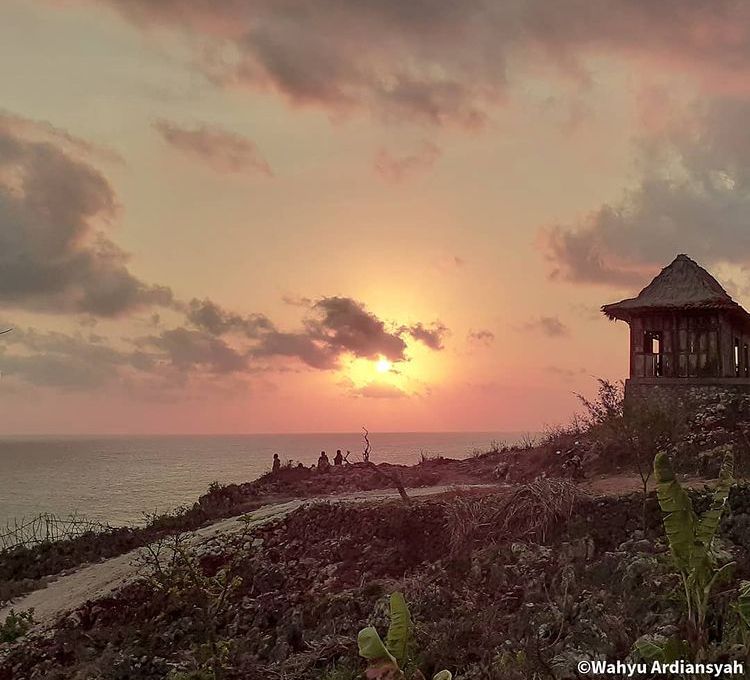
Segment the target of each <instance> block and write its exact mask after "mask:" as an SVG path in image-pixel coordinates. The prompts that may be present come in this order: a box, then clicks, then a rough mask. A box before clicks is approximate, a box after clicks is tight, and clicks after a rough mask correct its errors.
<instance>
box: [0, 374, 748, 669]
mask: <svg viewBox="0 0 750 680" xmlns="http://www.w3.org/2000/svg"><path fill="white" fill-rule="evenodd" d="M602 388H603V391H602V392H601V393H600V398H599V401H597V402H595V403H593V404H590V405H589V406H590V407H591V408H590V416H591V417H590V418H589V420H588V421H587V422H586V423H585V425H583V426H582V425H580V424H578V423H574V424H573V425H572V426H570V427H567V428H561V429H560V430H558V431H556V432H553V433H550V434H549V435H548V436H546V437H545V438H544V439H543V441H541V442H540V443H538V444H537V445H535V446H528V447H511V448H507V447H500V446H498V447H495V448H493V450H491V451H488V452H486V453H483V454H481V455H476V456H473V457H471V458H469V459H467V460H463V461H454V460H446V459H442V458H434V459H426V460H423V461H422V462H420V464H418V465H414V466H395V465H388V464H381V465H377V466H374V465H370V464H367V463H364V462H361V463H357V464H353V465H349V466H343V467H340V468H333V469H331V471H330V472H328V473H320V472H315V471H313V470H309V469H300V468H295V467H291V466H289V467H284V468H282V470H280V471H278V472H276V473H268V474H266V475H264V476H263V477H261V478H260V479H258V480H255V481H254V482H248V483H246V484H240V485H229V486H221V485H213V486H212V488H211V489H209V491H208V493H206V494H205V495H204V496H202V497H201V498H200V499H199V500H198V502H196V503H195V504H194V505H193V506H192V507H189V508H183V509H181V510H179V511H177V512H175V513H171V514H169V515H166V516H162V517H157V518H154V519H153V520H152V522H151V523H150V524H149V525H148V526H146V527H144V528H141V529H129V528H122V529H112V530H109V531H105V532H101V533H97V534H90V535H85V536H81V537H77V538H75V539H72V540H69V541H62V542H58V543H53V544H43V545H38V546H28V547H19V548H17V549H14V550H9V551H5V552H3V553H2V554H0V606H2V604H3V601H5V602H6V610H5V612H4V614H7V601H8V600H9V599H11V598H15V599H14V602H16V603H23V602H27V603H28V602H31V601H32V600H31V599H29V600H20V599H19V598H18V596H19V594H22V593H25V592H28V591H30V590H34V589H35V588H36V589H38V588H40V587H44V586H45V585H46V583H47V582H48V581H49V579H57V580H56V581H55V583H54V584H53V585H52V586H51V587H50V591H49V593H45V592H44V591H38V592H37V593H33V594H32V595H34V596H36V597H38V598H41V599H40V600H39V601H40V602H48V601H49V600H50V597H46V596H47V595H51V594H52V592H53V590H54V591H55V592H58V593H59V592H60V591H64V590H66V589H67V588H68V584H72V583H73V580H74V578H79V579H80V578H83V577H82V576H81V575H82V574H83V575H87V574H91V573H94V572H97V573H99V572H98V571H97V568H98V567H100V566H101V567H102V569H100V570H99V571H105V572H106V570H107V568H108V567H109V566H111V565H112V564H113V563H114V562H115V561H117V560H119V562H117V563H118V564H120V566H121V567H122V569H123V570H124V571H123V573H127V575H128V577H127V578H123V579H120V580H119V581H118V580H117V579H115V580H114V581H112V582H111V583H108V584H106V587H104V588H102V589H100V590H96V589H95V590H94V592H95V593H96V595H97V596H96V597H92V598H91V599H90V601H82V598H81V597H78V598H77V599H76V598H75V597H73V598H72V599H69V600H66V602H67V603H68V605H69V607H66V608H71V609H72V611H66V612H65V613H64V614H62V616H60V617H59V618H57V617H58V614H59V613H60V612H61V609H63V608H62V607H57V608H52V609H49V608H47V609H45V607H44V606H41V607H40V612H39V614H38V616H37V621H39V619H40V618H41V619H44V624H45V625H43V626H40V625H36V626H35V627H33V628H32V629H31V630H30V631H28V632H27V634H26V635H20V633H23V632H24V631H25V630H26V628H28V621H27V620H26V619H23V618H22V619H19V618H18V617H15V618H13V617H11V618H10V620H9V618H6V619H5V621H3V620H2V618H1V617H0V680H11V679H12V680H36V679H42V678H44V679H49V680H63V679H65V680H94V679H101V680H126V679H128V680H130V679H132V680H147V679H149V680H150V679H154V680H156V679H160V680H162V679H164V680H234V679H237V680H239V679H240V678H251V677H252V678H256V677H257V678H269V679H271V680H273V679H276V678H277V679H279V680H281V679H283V680H303V679H305V680H309V679H320V680H324V679H325V680H349V679H353V678H356V677H361V673H362V670H363V667H362V664H361V660H360V659H359V658H358V656H357V646H356V635H357V631H358V630H359V629H360V628H362V627H363V626H365V625H367V624H374V625H376V626H378V627H379V628H380V629H381V630H384V628H385V625H386V617H385V614H386V609H385V607H386V602H387V595H388V594H389V593H391V592H393V591H395V590H400V591H403V592H404V593H405V595H406V598H407V601H408V602H409V604H410V607H411V610H412V615H413V618H414V621H415V624H416V629H415V635H414V648H413V650H412V651H413V654H412V656H413V658H414V660H415V663H416V664H417V665H418V666H419V667H420V668H421V669H422V671H423V672H424V673H425V674H426V675H428V674H429V673H431V672H434V671H435V670H438V669H440V668H446V667H447V668H449V669H450V670H451V671H453V673H454V676H455V677H456V678H457V679H458V680H485V679H487V680H489V679H491V678H498V679H499V678H510V679H511V680H512V679H514V678H519V679H520V678H573V677H578V675H577V672H576V664H577V661H578V660H582V659H586V660H590V659H592V658H600V659H605V658H606V659H625V658H627V657H629V656H631V657H632V655H633V645H634V642H635V641H636V640H637V639H638V638H639V637H640V636H642V635H647V634H648V635H657V636H662V637H664V638H667V637H671V636H673V635H676V636H677V637H680V636H684V634H685V630H684V627H685V616H684V603H683V602H682V586H681V583H680V581H679V578H678V576H677V575H676V574H675V571H674V568H673V566H672V563H671V560H670V555H669V551H668V549H667V546H666V543H665V541H664V538H663V529H662V526H661V513H660V511H659V509H658V506H657V504H656V501H655V497H654V494H653V492H652V493H651V495H650V496H649V499H648V502H647V504H646V514H645V525H644V518H643V514H642V512H643V504H642V496H641V495H640V494H638V493H633V492H634V491H635V490H637V489H639V488H640V487H641V483H640V479H639V477H638V476H637V475H634V471H635V470H634V468H635V467H637V465H634V463H636V462H637V461H636V460H635V459H634V457H633V451H634V450H636V449H638V448H639V447H640V448H641V449H643V450H645V451H647V452H648V453H649V464H650V459H651V458H653V453H654V449H653V448H649V447H655V446H657V445H658V446H659V447H661V446H662V445H663V444H664V443H665V440H664V438H663V437H661V434H660V437H661V438H654V437H652V432H656V431H657V430H658V432H659V433H661V432H662V431H663V428H664V427H665V423H664V422H663V421H662V420H654V419H651V420H649V419H648V418H646V419H645V420H644V419H643V417H642V416H639V418H641V419H640V420H636V421H635V422H636V423H638V427H639V428H640V429H636V430H635V435H633V432H634V430H633V428H632V423H631V424H630V425H628V427H625V428H623V427H622V425H623V423H626V419H623V415H622V407H621V402H618V400H617V395H616V394H615V393H613V392H608V390H610V386H608V385H607V384H604V383H603V384H602ZM611 394H615V399H612V400H610V399H609V397H610V395H611ZM602 395H603V396H602ZM612 405H614V407H612ZM746 411H747V405H742V404H740V405H733V404H728V405H727V404H722V403H715V402H711V401H708V402H706V403H705V404H702V405H700V408H698V409H697V410H696V411H695V413H694V414H693V415H692V416H691V420H690V421H689V422H688V426H687V427H686V428H684V427H681V428H680V429H679V431H677V430H675V431H674V432H672V433H671V435H670V439H669V442H668V444H669V445H668V446H667V447H666V448H667V450H668V451H669V452H670V454H671V456H672V459H673V461H674V463H675V464H676V466H677V467H678V469H679V470H680V471H681V473H682V474H683V475H684V474H685V473H689V474H691V475H693V479H692V482H691V484H692V486H693V488H694V492H693V494H694V499H695V503H696V506H697V507H698V508H700V507H703V506H705V505H706V502H707V500H706V499H707V496H706V495H705V494H704V493H703V492H702V491H701V488H700V487H701V485H702V480H701V479H700V478H699V477H698V474H699V473H700V474H703V475H704V476H707V477H711V476H713V475H715V473H716V471H717V469H718V467H717V465H718V462H719V461H720V460H721V458H722V457H723V455H724V453H725V452H726V451H727V450H732V451H733V452H734V456H735V461H736V470H737V473H738V476H742V474H743V473H744V472H745V471H746V470H747V469H748V465H747V462H748V458H749V456H748V453H750V437H749V436H748V435H750V425H749V424H748V423H747V422H746V420H744V416H743V415H742V414H743V413H745V412H746ZM647 415H648V414H647ZM626 418H627V416H626ZM649 418H651V416H650V415H649ZM626 424H627V423H626ZM666 425H669V426H670V427H672V425H671V424H670V423H666ZM628 428H630V429H628ZM571 458H575V459H576V466H575V468H574V470H573V472H576V471H577V472H578V473H583V476H584V479H583V480H581V479H580V478H579V477H580V476H581V475H580V474H571V467H570V466H569V464H568V462H569V461H570V460H571ZM683 479H684V477H683ZM458 484H463V485H467V484H469V485H471V484H480V485H485V487H484V488H474V489H472V490H464V491H458V490H452V491H450V492H447V493H446V492H445V489H446V488H452V487H453V485H458ZM488 484H493V485H495V487H494V488H492V489H488V488H486V485H488ZM435 486H442V489H441V491H443V493H442V494H441V495H439V496H429V495H423V496H421V497H419V498H417V496H418V495H420V494H429V493H431V492H433V491H434V489H433V487H435ZM396 487H402V491H405V493H406V494H407V495H408V496H409V497H408V498H406V499H404V498H402V497H400V496H399V495H397V492H396V491H395V490H394V489H395V488H396ZM420 488H421V489H422V491H417V489H420ZM377 489H391V491H390V495H391V498H390V499H383V498H380V499H379V500H378V501H374V500H366V501H365V502H361V503H356V504H353V503H342V502H334V500H335V499H338V500H342V497H343V496H346V495H347V494H359V495H362V494H366V493H368V492H373V490H377ZM310 497H317V498H319V499H326V498H329V499H330V500H328V501H327V500H321V501H320V502H316V503H313V504H309V503H303V502H302V501H301V500H296V501H295V500H293V499H306V498H310ZM284 503H286V504H287V505H286V506H284V507H287V509H288V510H289V511H290V512H289V513H284V514H283V516H282V515H281V514H279V515H277V516H275V517H274V518H273V521H270V522H257V521H250V522H247V523H244V524H243V523H239V524H238V523H237V522H236V521H234V520H232V521H228V520H225V521H224V522H221V520H222V519H223V518H230V517H233V516H236V515H238V514H240V513H250V515H251V516H252V513H256V514H255V518H256V519H257V516H258V515H257V513H258V512H259V508H261V507H271V508H278V507H281V506H280V505H279V504H284ZM730 508H731V512H730V513H729V514H728V515H727V516H726V517H725V518H724V520H723V522H722V528H721V535H720V539H719V545H718V547H719V548H720V550H721V552H722V554H723V555H724V558H726V559H729V558H730V557H731V558H732V559H734V560H735V562H736V565H735V567H734V569H733V570H732V573H731V575H730V576H729V577H728V578H726V579H725V580H724V581H723V582H722V583H721V584H720V585H719V587H717V588H716V589H715V590H716V594H715V596H714V598H713V601H712V605H711V609H710V611H709V614H708V619H707V629H708V635H709V645H708V649H709V651H710V654H711V657H712V658H713V659H714V660H725V659H730V658H738V657H742V658H746V657H747V654H748V651H747V650H748V646H747V643H748V640H747V639H746V637H747V636H746V635H745V636H743V632H742V630H741V627H740V626H739V624H738V613H737V609H736V606H735V604H736V601H737V594H738V585H739V582H740V580H741V579H743V578H747V577H748V576H749V575H750V574H749V573H748V571H749V570H750V569H749V567H748V564H749V563H748V560H747V557H748V550H749V549H750V488H748V487H747V486H744V485H742V484H740V485H738V486H735V487H734V489H733V490H732V493H731V496H730ZM261 512H262V511H261ZM217 522H220V523H219V524H217ZM230 524H231V526H233V527H235V528H234V529H233V530H231V531H218V530H217V527H221V526H224V525H230ZM196 536H201V537H202V540H196ZM134 551H135V552H134ZM118 556H119V557H118ZM113 558H114V559H113ZM133 559H136V561H137V564H135V565H133V564H131V563H132V562H133ZM102 560H105V561H104V562H102ZM97 562H102V563H101V565H99V564H96V563H97ZM85 563H93V564H92V567H86V568H85V569H81V565H84V564H85ZM87 569H88V570H90V571H88V572H87V571H86V570H87ZM70 571H73V572H74V573H73V577H66V576H65V574H66V573H68V572H70ZM134 574H135V577H133V576H134ZM66 579H69V580H66ZM84 581H85V578H84ZM84 590H86V589H84ZM71 592H72V591H71ZM86 592H88V591H86ZM79 605H80V606H79ZM428 677H429V675H428Z"/></svg>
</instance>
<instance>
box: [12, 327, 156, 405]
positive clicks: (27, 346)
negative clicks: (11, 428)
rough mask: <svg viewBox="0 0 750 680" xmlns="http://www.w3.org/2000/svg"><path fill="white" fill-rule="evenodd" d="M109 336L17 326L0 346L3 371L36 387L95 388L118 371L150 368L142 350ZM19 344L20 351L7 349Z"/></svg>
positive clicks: (108, 381) (148, 358) (148, 359)
mask: <svg viewBox="0 0 750 680" xmlns="http://www.w3.org/2000/svg"><path fill="white" fill-rule="evenodd" d="M106 340H107V339H106V338H104V337H101V336H94V335H90V336H89V337H88V338H86V337H84V336H83V335H81V334H74V335H68V334H65V333H60V332H56V331H52V332H47V331H37V330H35V329H23V328H16V329H14V331H13V333H9V334H8V335H7V336H4V340H3V342H2V345H1V346H0V371H1V372H2V375H3V376H4V377H14V378H18V379H20V380H22V381H24V382H26V383H28V384H30V385H34V386H37V387H56V388H60V389H64V390H80V389H93V388H97V387H101V386H103V385H105V384H107V383H110V382H111V381H113V380H114V379H115V378H117V376H118V374H119V372H120V371H121V370H124V369H128V368H132V369H136V370H150V369H151V368H152V367H153V362H152V360H151V358H150V357H148V356H147V355H145V354H143V353H142V352H139V351H135V352H133V351H122V350H118V349H115V348H114V347H112V346H110V345H109V344H108V343H107V342H106ZM16 347H17V348H20V349H21V352H20V353H19V352H11V351H8V349H11V348H16Z"/></svg>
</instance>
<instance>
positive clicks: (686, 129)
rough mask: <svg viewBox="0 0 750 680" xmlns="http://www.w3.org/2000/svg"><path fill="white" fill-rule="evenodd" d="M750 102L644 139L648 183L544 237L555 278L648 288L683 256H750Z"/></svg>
mask: <svg viewBox="0 0 750 680" xmlns="http://www.w3.org/2000/svg"><path fill="white" fill-rule="evenodd" d="M749 116H750V102H748V101H741V100H737V99H731V98H730V99H727V98H722V99H716V100H713V101H711V102H709V103H707V104H703V105H702V106H701V107H698V108H696V109H693V110H691V111H690V112H688V113H687V114H686V115H685V118H684V119H683V120H682V121H680V122H679V124H676V125H672V126H669V127H668V128H666V129H664V130H661V131H660V132H659V133H658V134H656V135H654V136H651V137H648V138H645V139H644V140H642V144H641V148H642V153H641V167H642V168H643V174H642V176H641V179H640V180H639V182H638V183H637V184H636V185H635V186H634V187H632V188H631V189H629V190H628V191H626V192H625V193H624V195H623V196H622V198H621V199H620V200H619V202H617V203H614V204H605V205H603V206H601V207H599V208H597V209H596V210H594V211H593V212H592V213H591V214H590V215H588V216H587V217H586V218H585V219H583V220H581V221H580V222H579V223H577V224H572V225H565V226H562V225H560V226H555V227H552V228H550V229H547V230H545V231H544V232H543V234H542V244H543V248H544V250H545V252H546V255H547V257H548V259H549V260H550V262H551V263H552V276H553V277H555V278H561V279H566V280H569V281H573V282H579V283H605V284H623V285H624V284H628V285H631V284H632V285H635V284H641V283H643V282H644V280H645V279H647V278H648V276H649V275H652V274H653V269H654V267H657V266H660V265H661V266H663V265H664V264H666V263H668V262H670V261H671V260H672V259H673V258H674V257H675V255H677V254H678V253H680V252H686V253H689V254H690V255H691V256H692V257H694V258H696V259H698V260H699V261H701V262H703V263H705V264H709V265H711V264H716V263H719V262H727V263H733V264H738V265H743V264H746V263H747V262H748V261H750V230H748V228H747V225H748V223H750V137H748V135H747V134H746V131H745V121H747V119H748V117H749Z"/></svg>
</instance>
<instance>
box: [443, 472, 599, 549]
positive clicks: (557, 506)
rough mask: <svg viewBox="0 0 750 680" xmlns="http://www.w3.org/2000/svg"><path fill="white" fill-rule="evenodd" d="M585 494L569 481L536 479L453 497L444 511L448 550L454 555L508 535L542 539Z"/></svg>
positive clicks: (569, 512) (507, 537) (518, 537)
mask: <svg viewBox="0 0 750 680" xmlns="http://www.w3.org/2000/svg"><path fill="white" fill-rule="evenodd" d="M585 495H586V494H585V492H583V491H581V490H580V489H579V488H578V487H577V486H576V485H575V484H573V483H572V482H569V481H566V480H563V479H538V480H536V481H534V482H531V483H529V484H521V485H520V486H518V487H516V488H514V489H512V490H509V491H508V492H506V493H499V494H492V495H489V496H482V497H480V498H457V499H456V500H455V501H454V502H453V503H451V505H450V510H449V513H448V531H449V534H450V544H451V551H452V553H453V554H454V555H457V554H459V553H460V552H462V551H464V550H467V549H470V548H471V547H472V546H473V545H475V544H477V543H479V542H482V543H487V542H496V541H501V540H508V539H512V538H516V539H534V540H540V541H545V540H546V538H547V535H548V533H549V531H550V529H552V528H553V527H555V526H556V525H558V524H559V523H560V522H561V521H565V520H567V519H569V518H570V516H571V515H572V514H573V510H574V508H575V506H576V503H577V502H578V500H579V499H581V498H582V497H584V496H585Z"/></svg>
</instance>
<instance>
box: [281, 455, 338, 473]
mask: <svg viewBox="0 0 750 680" xmlns="http://www.w3.org/2000/svg"><path fill="white" fill-rule="evenodd" d="M350 455H351V451H347V452H346V455H344V454H342V453H341V449H336V455H335V456H334V457H333V465H334V466H338V465H343V464H344V463H348V462H349V456H350ZM297 467H298V468H303V467H305V466H304V465H303V464H302V463H299V464H298V465H297ZM312 467H313V468H316V466H315V465H313V466H312ZM330 469H331V461H330V460H329V458H328V454H327V453H326V452H325V451H321V452H320V457H319V458H318V464H317V470H318V472H328V471H330ZM272 470H273V472H278V471H279V470H281V459H280V458H279V454H278V453H274V454H273V467H272Z"/></svg>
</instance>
